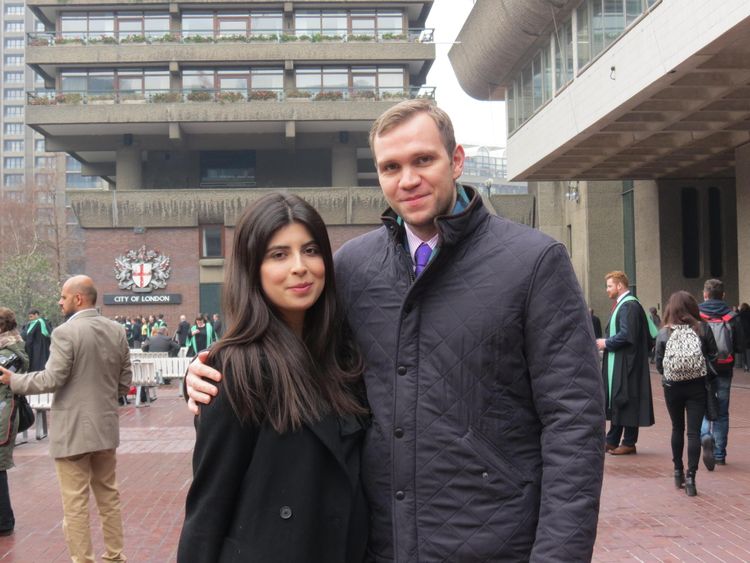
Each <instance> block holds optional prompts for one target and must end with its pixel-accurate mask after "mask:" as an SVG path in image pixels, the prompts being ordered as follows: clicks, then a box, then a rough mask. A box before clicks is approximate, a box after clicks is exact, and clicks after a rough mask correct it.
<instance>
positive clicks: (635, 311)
mask: <svg viewBox="0 0 750 563" xmlns="http://www.w3.org/2000/svg"><path fill="white" fill-rule="evenodd" d="M604 279H605V281H606V283H607V296H608V297H609V298H610V299H612V300H613V301H614V305H613V309H612V315H611V316H610V319H609V321H608V322H607V324H606V327H605V338H600V339H598V340H597V341H596V344H597V347H598V348H599V350H602V351H604V357H603V358H602V377H603V379H604V392H605V396H606V398H607V420H610V421H611V424H610V427H609V432H607V443H606V445H605V448H606V450H607V452H609V453H610V454H612V455H629V454H635V453H637V451H636V442H637V441H638V429H639V427H642V426H652V425H653V424H654V404H653V399H652V397H651V376H650V373H649V367H648V353H649V349H650V340H651V336H650V331H649V324H648V319H647V318H646V313H645V311H644V310H643V307H642V306H641V304H640V302H639V301H638V299H636V297H635V296H634V295H632V294H631V293H630V287H629V280H628V276H626V275H625V272H621V271H619V270H618V271H614V272H609V273H608V274H607V275H606V276H604ZM654 336H656V334H654ZM620 439H622V443H620Z"/></svg>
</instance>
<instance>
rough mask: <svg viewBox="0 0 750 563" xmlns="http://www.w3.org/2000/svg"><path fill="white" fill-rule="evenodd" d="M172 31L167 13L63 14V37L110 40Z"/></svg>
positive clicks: (129, 38) (137, 37)
mask: <svg viewBox="0 0 750 563" xmlns="http://www.w3.org/2000/svg"><path fill="white" fill-rule="evenodd" d="M167 33H169V14H168V13H167V12H146V11H117V12H93V11H92V12H63V13H62V14H61V15H60V34H59V35H60V38H61V39H63V40H71V41H75V40H80V41H82V40H84V39H85V40H89V41H92V40H93V41H101V42H106V41H107V39H108V38H111V39H112V40H113V41H114V40H115V39H117V40H119V41H125V42H127V41H129V40H135V39H139V38H148V37H160V36H163V35H165V34H167Z"/></svg>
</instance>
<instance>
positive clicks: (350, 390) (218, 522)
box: [177, 194, 368, 563]
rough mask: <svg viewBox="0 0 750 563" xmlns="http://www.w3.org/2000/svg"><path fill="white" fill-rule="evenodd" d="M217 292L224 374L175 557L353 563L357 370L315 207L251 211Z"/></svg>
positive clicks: (358, 504) (206, 419) (362, 514)
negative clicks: (223, 326) (223, 315)
mask: <svg viewBox="0 0 750 563" xmlns="http://www.w3.org/2000/svg"><path fill="white" fill-rule="evenodd" d="M222 297H223V305H224V307H223V308H224V310H225V311H227V312H228V314H227V327H228V330H227V331H226V332H225V334H224V336H223V337H222V339H221V340H220V341H219V342H218V343H216V344H214V346H213V348H212V350H211V353H210V355H209V358H208V363H210V364H212V365H214V366H215V367H217V369H220V370H221V372H222V373H223V374H224V378H223V380H222V382H221V386H222V389H221V390H220V392H219V393H218V396H217V397H215V398H214V400H213V401H212V402H211V404H210V405H202V406H201V412H200V415H199V416H198V417H196V429H197V437H196V443H195V451H194V454H193V484H192V486H191V487H190V491H189V492H188V497H187V502H186V514H185V523H184V526H183V529H182V534H181V536H180V543H179V548H178V554H177V558H178V561H179V562H180V563H188V562H198V561H205V562H215V561H237V562H239V561H243V562H244V561H263V562H264V563H269V562H275V561H278V562H290V561H294V562H295V563H301V562H306V561H308V562H313V561H315V562H325V563H335V562H341V563H344V562H346V563H350V562H357V561H362V560H363V557H364V551H365V546H366V540H367V529H368V511H367V505H366V501H365V498H364V495H363V491H362V487H361V484H360V481H359V458H360V456H359V450H360V445H361V439H362V437H363V434H364V430H365V421H366V420H367V416H366V415H367V411H366V409H365V408H364V407H363V406H362V398H361V396H362V392H361V390H362V389H363V387H362V385H361V372H362V365H361V359H360V356H359V354H358V353H357V352H356V351H355V349H354V347H353V345H352V343H351V341H350V340H349V339H348V338H346V337H345V336H344V335H345V334H346V332H345V331H344V330H342V328H343V326H342V320H341V315H340V312H339V311H338V309H337V305H336V298H335V290H334V276H333V259H332V256H331V248H330V243H329V240H328V235H327V232H326V228H325V225H324V223H323V220H322V219H321V218H320V216H319V215H318V213H317V212H316V211H315V210H314V209H313V208H312V207H311V206H310V205H309V204H307V203H306V202H305V201H304V200H302V199H300V198H298V197H295V196H288V195H281V194H273V195H269V196H266V197H264V198H262V199H260V200H259V201H258V202H256V203H255V204H254V205H252V206H251V207H250V208H249V209H248V210H247V211H246V212H245V213H244V215H243V216H242V218H241V219H240V221H239V222H238V224H237V226H236V230H235V235H234V243H233V249H232V256H231V259H230V262H229V265H228V268H227V273H226V276H225V280H224V290H223V296H222Z"/></svg>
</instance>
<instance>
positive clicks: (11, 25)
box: [5, 22, 23, 33]
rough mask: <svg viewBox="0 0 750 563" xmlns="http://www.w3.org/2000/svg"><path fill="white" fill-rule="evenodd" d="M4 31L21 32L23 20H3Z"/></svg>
mask: <svg viewBox="0 0 750 563" xmlns="http://www.w3.org/2000/svg"><path fill="white" fill-rule="evenodd" d="M5 32H6V33H23V22H5Z"/></svg>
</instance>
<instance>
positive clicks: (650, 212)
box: [633, 180, 669, 311]
mask: <svg viewBox="0 0 750 563" xmlns="http://www.w3.org/2000/svg"><path fill="white" fill-rule="evenodd" d="M633 188H634V191H633V193H634V194H635V263H636V266H635V267H636V271H637V272H638V298H639V299H640V300H641V303H643V306H644V307H657V309H659V311H661V310H662V309H661V308H662V307H663V306H664V304H665V302H666V300H667V299H668V297H669V296H668V295H667V296H664V295H662V283H661V234H660V229H659V226H660V225H659V186H658V184H657V183H656V181H654V180H638V181H636V182H634V186H633Z"/></svg>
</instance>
